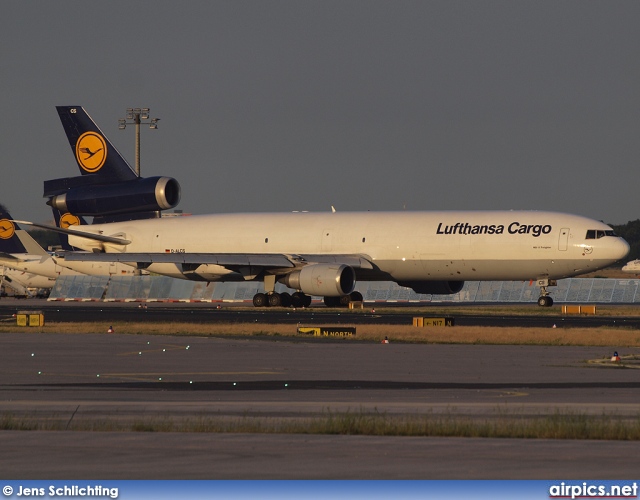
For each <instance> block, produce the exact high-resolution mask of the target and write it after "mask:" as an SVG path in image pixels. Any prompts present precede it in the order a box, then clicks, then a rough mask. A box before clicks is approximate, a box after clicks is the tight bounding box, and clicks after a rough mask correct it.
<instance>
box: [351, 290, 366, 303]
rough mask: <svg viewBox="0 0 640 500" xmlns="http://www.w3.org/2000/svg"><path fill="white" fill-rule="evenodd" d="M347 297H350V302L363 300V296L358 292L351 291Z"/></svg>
mask: <svg viewBox="0 0 640 500" xmlns="http://www.w3.org/2000/svg"><path fill="white" fill-rule="evenodd" d="M349 297H350V298H351V302H362V301H363V300H364V297H363V296H362V294H361V293H360V292H351V295H349Z"/></svg>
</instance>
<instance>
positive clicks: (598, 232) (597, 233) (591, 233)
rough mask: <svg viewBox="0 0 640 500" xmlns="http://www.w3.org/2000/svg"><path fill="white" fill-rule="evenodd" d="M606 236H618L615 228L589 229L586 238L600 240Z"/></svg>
mask: <svg viewBox="0 0 640 500" xmlns="http://www.w3.org/2000/svg"><path fill="white" fill-rule="evenodd" d="M605 236H617V235H616V233H615V232H614V231H613V229H608V230H606V231H603V230H602V229H588V230H587V236H586V238H585V239H587V240H598V239H600V238H603V237H605Z"/></svg>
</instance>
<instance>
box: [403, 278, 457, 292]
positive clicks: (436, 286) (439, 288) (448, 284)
mask: <svg viewBox="0 0 640 500" xmlns="http://www.w3.org/2000/svg"><path fill="white" fill-rule="evenodd" d="M398 285H400V286H406V287H407V288H413V291H414V292H416V293H428V294H432V295H451V294H454V293H458V292H459V291H460V290H462V287H463V286H464V281H402V282H400V281H399V282H398Z"/></svg>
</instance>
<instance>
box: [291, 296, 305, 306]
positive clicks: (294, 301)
mask: <svg viewBox="0 0 640 500" xmlns="http://www.w3.org/2000/svg"><path fill="white" fill-rule="evenodd" d="M305 297H306V295H305V294H304V293H302V292H294V294H293V295H292V296H291V305H292V306H293V307H303V306H304V298H305Z"/></svg>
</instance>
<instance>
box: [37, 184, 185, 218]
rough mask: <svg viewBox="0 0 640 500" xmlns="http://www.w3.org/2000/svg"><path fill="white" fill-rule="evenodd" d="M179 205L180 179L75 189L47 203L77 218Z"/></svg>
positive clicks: (161, 208)
mask: <svg viewBox="0 0 640 500" xmlns="http://www.w3.org/2000/svg"><path fill="white" fill-rule="evenodd" d="M45 194H46V193H45ZM179 202H180V184H178V181H177V180H175V179H173V178H171V177H146V178H137V179H135V180H131V181H123V182H118V183H114V184H94V185H84V186H76V187H71V188H70V189H68V190H67V191H66V192H64V193H62V194H58V195H55V196H52V197H51V198H50V199H49V201H48V202H47V204H48V205H51V206H52V207H54V208H57V209H58V210H60V211H61V212H71V213H72V214H75V215H113V214H123V213H130V212H145V211H158V210H167V209H169V208H173V207H175V206H176V205H177V204H178V203H179Z"/></svg>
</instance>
